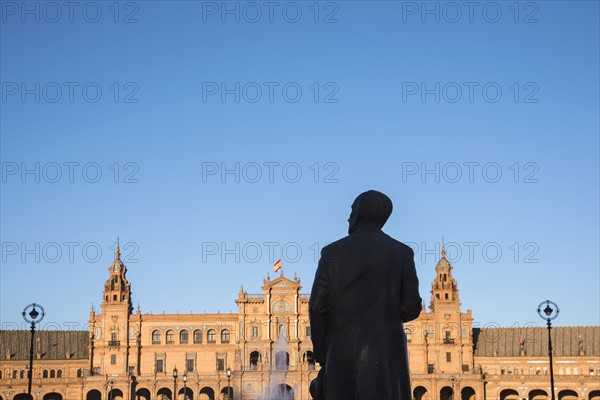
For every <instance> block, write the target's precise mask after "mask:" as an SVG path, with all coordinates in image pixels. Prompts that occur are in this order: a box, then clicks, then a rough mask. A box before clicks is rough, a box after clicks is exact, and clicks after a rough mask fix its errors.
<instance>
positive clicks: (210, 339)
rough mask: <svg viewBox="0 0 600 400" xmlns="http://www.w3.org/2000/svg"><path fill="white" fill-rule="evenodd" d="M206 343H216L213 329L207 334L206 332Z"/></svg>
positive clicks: (215, 334)
mask: <svg viewBox="0 0 600 400" xmlns="http://www.w3.org/2000/svg"><path fill="white" fill-rule="evenodd" d="M206 342H207V343H217V333H216V332H215V331H214V329H211V330H209V331H208V332H206Z"/></svg>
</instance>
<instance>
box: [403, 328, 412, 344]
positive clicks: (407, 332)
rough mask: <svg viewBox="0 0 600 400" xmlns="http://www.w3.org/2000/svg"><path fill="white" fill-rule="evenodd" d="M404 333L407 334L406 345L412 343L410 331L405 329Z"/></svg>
mask: <svg viewBox="0 0 600 400" xmlns="http://www.w3.org/2000/svg"><path fill="white" fill-rule="evenodd" d="M404 333H405V334H406V343H410V342H411V341H412V334H411V332H410V329H404Z"/></svg>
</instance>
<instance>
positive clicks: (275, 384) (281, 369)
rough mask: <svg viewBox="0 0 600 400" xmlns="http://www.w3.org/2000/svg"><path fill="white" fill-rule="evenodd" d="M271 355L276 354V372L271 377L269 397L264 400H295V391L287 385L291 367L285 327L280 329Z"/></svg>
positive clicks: (268, 390) (268, 389) (268, 388)
mask: <svg viewBox="0 0 600 400" xmlns="http://www.w3.org/2000/svg"><path fill="white" fill-rule="evenodd" d="M271 354H275V371H273V372H271V374H270V376H269V385H268V387H267V397H266V398H265V399H264V400H294V391H293V389H292V388H291V387H289V386H288V385H286V383H285V377H286V375H287V370H288V365H289V354H288V352H287V340H286V337H285V327H284V326H283V325H281V326H280V327H279V335H278V337H277V342H276V343H275V347H274V348H273V352H271Z"/></svg>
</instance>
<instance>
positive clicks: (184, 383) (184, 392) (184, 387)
mask: <svg viewBox="0 0 600 400" xmlns="http://www.w3.org/2000/svg"><path fill="white" fill-rule="evenodd" d="M187 399H188V398H187V371H183V400H187Z"/></svg>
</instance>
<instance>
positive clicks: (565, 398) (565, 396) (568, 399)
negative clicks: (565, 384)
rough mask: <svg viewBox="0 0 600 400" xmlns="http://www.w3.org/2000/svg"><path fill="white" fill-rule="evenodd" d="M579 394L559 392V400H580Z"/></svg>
mask: <svg viewBox="0 0 600 400" xmlns="http://www.w3.org/2000/svg"><path fill="white" fill-rule="evenodd" d="M578 399H579V396H577V392H576V391H574V390H569V389H566V390H561V391H560V392H558V400H578Z"/></svg>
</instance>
